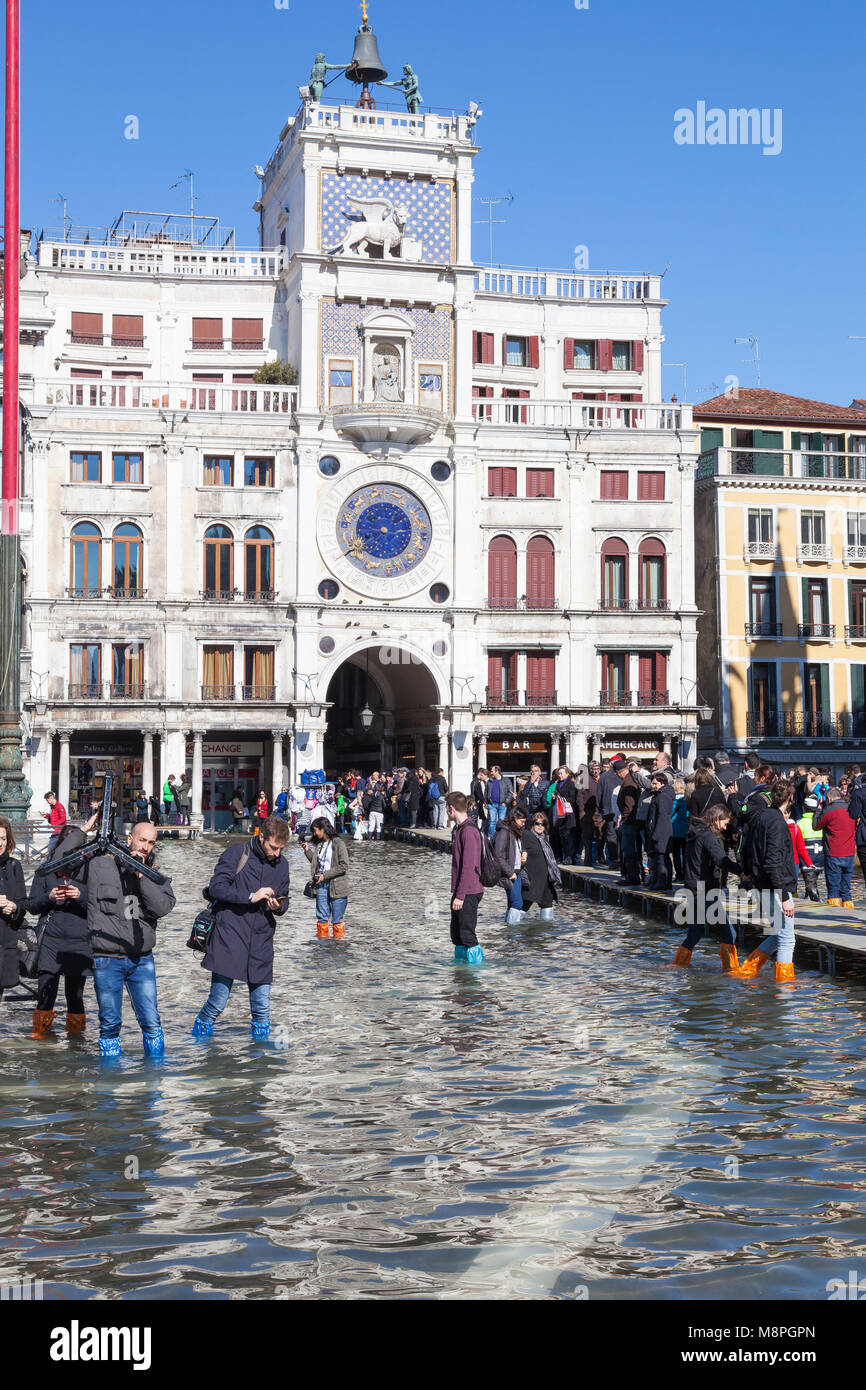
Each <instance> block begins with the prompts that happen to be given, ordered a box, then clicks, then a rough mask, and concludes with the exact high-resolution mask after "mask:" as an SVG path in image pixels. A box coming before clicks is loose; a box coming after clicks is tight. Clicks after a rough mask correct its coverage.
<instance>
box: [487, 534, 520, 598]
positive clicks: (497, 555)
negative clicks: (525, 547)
mask: <svg viewBox="0 0 866 1390" xmlns="http://www.w3.org/2000/svg"><path fill="white" fill-rule="evenodd" d="M487 592H488V595H489V597H490V598H491V599H492V600H493V601H494V602H497V603H500V604H502V605H504V604H505V603H506V602H509V603H514V602H515V601H516V599H517V547H516V545H515V544H514V541H513V540H512V539H511V537H510V536H494V538H493V540H492V541H491V542H490V550H489V552H488V556H487Z"/></svg>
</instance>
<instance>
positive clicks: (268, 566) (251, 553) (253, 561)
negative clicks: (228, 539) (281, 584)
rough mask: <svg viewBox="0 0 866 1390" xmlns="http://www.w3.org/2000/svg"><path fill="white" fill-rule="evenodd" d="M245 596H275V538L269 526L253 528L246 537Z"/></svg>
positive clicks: (263, 598) (262, 597)
mask: <svg viewBox="0 0 866 1390" xmlns="http://www.w3.org/2000/svg"><path fill="white" fill-rule="evenodd" d="M244 596H245V597H246V598H249V599H261V600H267V599H272V598H273V596H274V538H273V536H272V535H271V533H270V531H269V530H268V528H267V526H251V527H250V529H249V530H248V531H247V533H246V535H245V536H244Z"/></svg>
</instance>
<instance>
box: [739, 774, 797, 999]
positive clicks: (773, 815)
mask: <svg viewBox="0 0 866 1390" xmlns="http://www.w3.org/2000/svg"><path fill="white" fill-rule="evenodd" d="M793 799H794V788H793V786H792V785H791V783H790V782H785V781H782V780H779V781H776V782H774V783H773V785H772V787H771V788H770V792H769V804H768V805H765V806H763V807H761V808H760V809H759V810H757V811H756V812H755V814H754V815H753V817H752V822H751V826H750V830H749V835H748V837H747V840H746V844H745V846H744V861H745V868H746V871H747V873H749V874H750V875H751V877H752V879H753V881H754V884H755V887H756V888H757V889H758V890H759V891H760V894H761V912H762V915H764V916H767V917H769V919H770V934H769V935H768V936H767V937H765V939H764V940H763V941H762V942H761V944H760V946H759V947H758V949H757V950H756V951H752V953H751V955H749V956H747V957H746V959H745V960H744V961H743V964H742V965H741V966H740V967H739V968H738V969H737V970H732V971H731V976H732V977H736V978H737V979H740V980H750V979H752V977H753V976H755V975H757V973H758V971H759V970H760V969H761V966H762V965H764V964H765V963H766V962H767V961H768V960H769V959H770V956H771V955H773V954H774V953H775V956H776V980H777V982H790V981H792V980H793V979H794V892H795V891H796V887H797V865H796V863H795V862H794V845H793V841H792V840H791V832H790V830H789V829H788V822H787V820H786V819H785V814H784V813H785V811H786V810H787V809H788V807H789V806H790V805H791V803H792V802H793Z"/></svg>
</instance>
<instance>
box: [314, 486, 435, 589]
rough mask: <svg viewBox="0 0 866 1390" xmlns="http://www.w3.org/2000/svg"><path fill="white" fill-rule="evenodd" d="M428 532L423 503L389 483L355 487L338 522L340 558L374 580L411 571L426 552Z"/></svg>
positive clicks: (426, 515) (428, 543)
mask: <svg viewBox="0 0 866 1390" xmlns="http://www.w3.org/2000/svg"><path fill="white" fill-rule="evenodd" d="M432 531H433V528H432V526H431V523H430V517H429V516H428V514H427V509H426V507H425V506H424V505H423V503H422V502H419V500H418V498H417V497H416V496H415V495H414V493H411V492H407V491H406V489H405V488H400V487H392V486H391V485H390V484H389V483H380V484H378V485H374V484H370V485H369V486H368V487H362V488H360V489H359V490H358V491H357V492H354V493H353V494H352V496H351V497H347V498H346V501H345V502H344V503H343V505H342V507H341V508H340V513H339V516H338V517H337V541H338V542H339V546H340V549H341V550H342V552H343V554H344V555H346V556H348V558H349V560H351V562H352V564H353V565H355V567H356V568H357V569H360V570H363V571H364V572H365V573H367V574H371V575H374V576H375V577H377V578H390V576H391V575H396V574H406V573H408V572H409V571H410V570H413V569H415V567H416V565H419V564H420V563H421V561H422V560H423V559H424V556H425V555H426V554H427V551H428V550H429V549H430V538H431V535H432Z"/></svg>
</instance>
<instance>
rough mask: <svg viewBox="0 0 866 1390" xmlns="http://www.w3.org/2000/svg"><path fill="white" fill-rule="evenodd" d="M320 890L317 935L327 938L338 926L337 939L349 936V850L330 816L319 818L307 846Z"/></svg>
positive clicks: (318, 889)
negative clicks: (347, 929)
mask: <svg viewBox="0 0 866 1390" xmlns="http://www.w3.org/2000/svg"><path fill="white" fill-rule="evenodd" d="M304 853H305V854H306V856H307V858H308V859H309V861H310V865H311V872H312V875H313V877H312V882H313V885H314V887H315V890H316V935H317V936H327V935H328V927H329V924H330V923H331V922H333V924H334V940H335V941H342V940H343V939H344V937H345V935H346V904H347V903H348V901H349V851H348V850H347V849H346V846H345V844H344V843H343V841H342V840H341V839H340V837H339V836H338V834H337V832H336V830H335V828H334V826H333V825H332V824H331V822H330V820H328V818H327V816H317V817H316V819H315V820H314V821H313V823H312V825H311V826H310V842H309V844H306V845H304Z"/></svg>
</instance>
